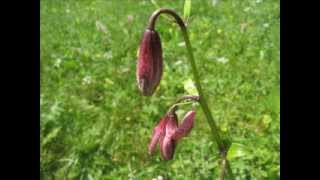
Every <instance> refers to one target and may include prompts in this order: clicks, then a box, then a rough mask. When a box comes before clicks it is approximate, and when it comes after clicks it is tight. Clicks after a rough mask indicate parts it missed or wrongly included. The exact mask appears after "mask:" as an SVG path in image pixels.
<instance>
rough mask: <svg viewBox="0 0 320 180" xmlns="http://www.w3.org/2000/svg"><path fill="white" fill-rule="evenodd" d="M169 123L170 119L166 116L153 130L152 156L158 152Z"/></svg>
mask: <svg viewBox="0 0 320 180" xmlns="http://www.w3.org/2000/svg"><path fill="white" fill-rule="evenodd" d="M167 121H168V118H167V116H165V117H164V118H162V119H161V120H160V122H159V124H158V125H157V126H156V127H155V128H154V129H153V133H152V137H151V141H150V144H149V154H150V155H152V154H154V151H155V150H156V147H157V144H158V142H159V139H160V137H162V136H164V129H165V127H166V124H167Z"/></svg>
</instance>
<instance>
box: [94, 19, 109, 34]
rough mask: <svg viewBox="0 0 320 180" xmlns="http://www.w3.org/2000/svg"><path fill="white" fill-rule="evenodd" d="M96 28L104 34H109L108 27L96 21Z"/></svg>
mask: <svg viewBox="0 0 320 180" xmlns="http://www.w3.org/2000/svg"><path fill="white" fill-rule="evenodd" d="M96 28H97V30H98V31H100V32H103V33H105V34H107V33H108V30H107V27H106V26H105V25H104V24H103V23H102V22H101V21H96Z"/></svg>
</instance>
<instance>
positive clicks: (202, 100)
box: [147, 8, 234, 180]
mask: <svg viewBox="0 0 320 180" xmlns="http://www.w3.org/2000/svg"><path fill="white" fill-rule="evenodd" d="M161 13H166V14H169V15H171V16H173V17H174V18H175V20H176V22H177V23H178V25H179V26H180V28H181V31H182V35H183V38H184V41H185V43H186V47H187V51H188V60H189V63H190V64H191V68H192V73H193V77H194V80H195V85H196V88H197V90H198V93H199V96H200V98H199V103H200V106H201V108H202V110H203V112H204V114H205V116H206V119H207V120H208V123H209V125H210V128H211V131H212V136H213V139H214V141H215V142H216V143H217V145H218V148H219V152H220V156H221V159H222V162H224V164H225V165H224V168H223V169H222V171H223V172H221V173H222V174H221V176H220V179H221V180H223V179H224V174H225V172H227V175H228V177H230V179H234V178H233V174H232V171H231V168H230V166H229V162H228V161H227V159H226V155H227V149H226V147H227V146H226V144H225V143H224V141H223V140H222V138H221V136H220V134H219V130H218V127H217V125H216V123H215V121H214V119H213V117H212V113H211V111H210V109H209V106H208V103H207V101H206V97H205V95H204V92H203V90H202V87H201V83H200V76H199V73H198V70H197V66H196V64H195V60H194V56H193V51H192V47H191V43H190V40H189V36H188V32H187V28H186V26H185V24H184V22H183V20H182V19H181V18H180V16H179V15H178V14H177V13H176V12H175V11H173V10H171V9H166V8H161V9H159V10H157V11H155V12H154V13H153V14H152V15H151V17H150V19H149V24H148V27H147V28H148V29H150V30H154V29H155V22H156V19H157V18H158V16H159V15H160V14H161Z"/></svg>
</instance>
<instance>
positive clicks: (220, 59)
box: [217, 57, 229, 64]
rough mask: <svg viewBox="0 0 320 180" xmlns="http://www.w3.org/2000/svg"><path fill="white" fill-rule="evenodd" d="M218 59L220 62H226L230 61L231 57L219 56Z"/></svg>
mask: <svg viewBox="0 0 320 180" xmlns="http://www.w3.org/2000/svg"><path fill="white" fill-rule="evenodd" d="M217 61H218V62H219V63H222V64H226V63H227V62H229V59H227V58H225V57H219V58H217Z"/></svg>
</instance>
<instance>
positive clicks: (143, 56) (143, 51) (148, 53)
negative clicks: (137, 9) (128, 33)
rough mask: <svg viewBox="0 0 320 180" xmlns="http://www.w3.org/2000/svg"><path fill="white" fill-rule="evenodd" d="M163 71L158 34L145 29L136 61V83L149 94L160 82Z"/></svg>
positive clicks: (146, 94)
mask: <svg viewBox="0 0 320 180" xmlns="http://www.w3.org/2000/svg"><path fill="white" fill-rule="evenodd" d="M162 71H163V58H162V47H161V40H160V37H159V34H158V33H157V32H156V31H155V30H150V29H146V30H145V32H144V34H143V38H142V40H141V44H140V48H139V56H138V62H137V72H136V73H137V74H136V75H137V83H138V87H139V89H140V91H141V92H142V94H143V95H145V96H151V95H152V94H153V93H154V91H155V90H156V88H157V86H158V85H159V83H160V80H161V77H162Z"/></svg>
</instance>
